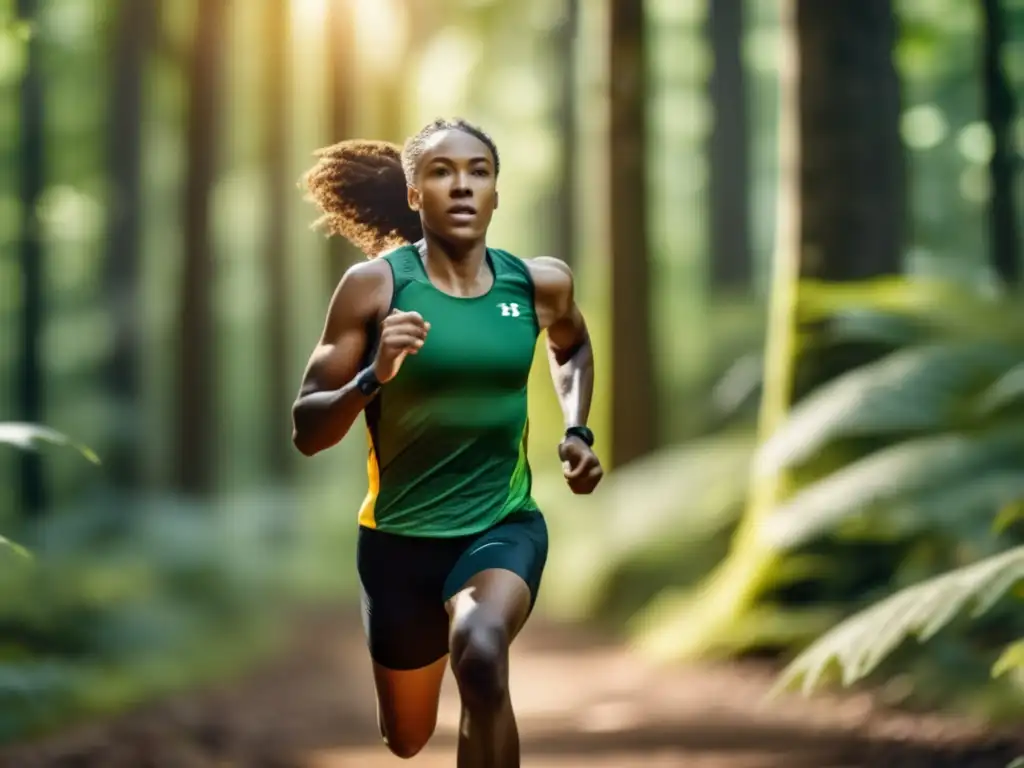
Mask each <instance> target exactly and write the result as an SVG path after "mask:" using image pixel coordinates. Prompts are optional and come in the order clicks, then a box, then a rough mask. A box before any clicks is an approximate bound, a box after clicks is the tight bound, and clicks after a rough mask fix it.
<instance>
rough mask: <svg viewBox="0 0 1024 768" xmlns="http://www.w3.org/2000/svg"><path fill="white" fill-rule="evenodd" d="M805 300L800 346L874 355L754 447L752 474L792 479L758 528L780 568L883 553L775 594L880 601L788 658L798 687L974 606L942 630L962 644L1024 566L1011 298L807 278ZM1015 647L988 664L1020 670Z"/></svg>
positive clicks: (1018, 340)
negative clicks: (857, 348)
mask: <svg viewBox="0 0 1024 768" xmlns="http://www.w3.org/2000/svg"><path fill="white" fill-rule="evenodd" d="M929 294H930V296H931V298H930V300H928V301H920V299H921V297H922V296H925V295H929ZM940 294H944V295H945V299H946V300H945V301H942V302H936V301H935V298H936V296H937V295H940ZM808 297H809V300H808V301H807V302H805V304H804V306H803V309H804V311H805V313H806V315H809V316H811V317H813V318H814V319H815V321H817V322H818V323H819V325H818V326H817V328H816V331H817V332H812V334H811V335H810V337H809V338H808V339H807V343H806V344H805V347H804V349H805V353H806V352H808V351H811V352H813V353H814V354H818V355H820V354H821V351H822V349H823V348H827V347H828V345H829V344H835V343H849V340H850V339H851V338H853V339H855V340H856V342H855V343H865V341H866V340H870V343H871V344H874V345H876V350H878V349H880V350H882V351H881V354H880V355H876V356H875V358H874V359H873V360H870V361H869V362H866V363H865V364H862V365H860V366H857V367H855V368H854V369H853V370H850V371H849V372H847V373H845V374H843V375H840V376H838V377H836V378H834V379H833V380H831V381H830V382H828V383H827V384H825V385H823V386H821V387H818V388H816V389H815V390H814V391H813V392H811V393H810V394H809V395H808V396H807V397H806V398H805V399H804V400H802V401H801V402H800V403H799V404H798V405H797V406H796V407H795V408H794V409H793V411H792V413H791V415H790V417H789V418H788V420H787V421H786V423H785V424H784V425H783V426H782V427H781V428H780V429H779V430H778V431H777V432H776V433H775V434H774V435H773V436H772V437H771V438H770V439H769V440H768V441H766V443H765V444H764V445H763V446H762V448H761V450H760V451H759V453H758V456H757V459H756V462H755V466H756V469H757V472H758V474H759V475H760V476H771V475H772V474H775V473H781V472H785V473H787V475H788V476H789V477H790V478H791V483H790V487H789V491H788V496H787V497H785V498H783V499H782V500H781V502H780V503H779V504H778V506H776V508H775V509H774V510H772V512H771V514H770V515H769V516H767V518H766V519H765V520H763V521H762V524H761V525H760V528H759V530H758V534H759V536H760V537H761V540H762V541H764V542H765V543H766V544H767V545H768V546H770V547H773V548H776V549H781V550H784V551H785V554H784V555H783V556H782V560H781V562H782V563H783V564H784V563H785V562H787V561H788V560H789V559H791V558H793V557H806V555H807V554H808V553H809V552H829V553H831V556H832V557H833V559H834V565H835V568H834V573H835V574H840V573H842V572H844V571H847V570H848V569H851V568H852V569H854V570H855V571H857V572H860V573H862V574H864V573H867V570H868V569H867V568H865V565H866V564H867V562H868V561H867V560H865V559H864V556H863V554H862V555H861V556H860V558H859V559H850V560H846V558H856V557H857V555H856V553H857V551H858V547H861V546H868V547H874V548H875V549H874V551H875V552H878V553H882V552H884V551H885V549H882V547H887V548H888V551H889V553H890V554H889V556H888V557H882V558H878V557H877V556H875V557H874V558H873V563H872V565H873V567H875V568H877V573H876V576H875V577H874V578H873V580H872V581H871V582H870V587H869V588H866V587H867V585H865V584H862V585H861V586H860V587H859V588H857V589H854V590H852V591H849V592H845V593H844V592H842V591H840V592H835V591H832V592H830V591H829V589H828V588H827V586H826V583H822V582H821V581H820V580H819V581H818V582H817V583H816V584H815V587H814V590H813V591H812V592H808V591H807V589H806V587H807V585H805V587H804V588H803V589H802V591H801V590H797V592H796V593H793V594H789V595H788V596H787V595H786V594H785V593H784V594H783V595H782V596H783V598H784V599H786V598H787V597H788V598H789V599H793V598H796V597H797V595H802V597H801V598H800V599H804V600H806V599H807V597H808V596H812V598H811V599H813V600H815V601H820V600H838V601H840V602H851V601H852V602H853V603H854V605H858V604H859V605H863V604H864V602H868V603H871V602H872V601H873V600H875V599H877V598H879V597H881V599H880V600H878V602H874V604H872V605H870V606H869V607H867V608H866V609H864V610H863V611H862V612H860V613H857V614H856V615H854V616H853V618H850V619H848V620H846V621H843V622H842V623H841V624H839V625H838V626H837V627H835V628H834V629H833V630H831V631H829V632H827V633H826V634H825V635H824V636H822V637H821V638H820V639H819V640H818V641H816V642H814V643H813V644H812V645H811V646H810V647H809V648H807V649H806V650H805V651H804V652H803V653H801V654H800V655H799V656H798V657H797V659H796V660H795V661H794V662H793V663H792V664H791V665H790V667H789V668H788V669H787V671H786V673H785V674H784V675H783V678H782V681H781V685H783V686H786V685H790V684H792V683H793V682H795V681H796V680H798V679H802V680H803V683H804V685H803V687H804V690H805V691H809V690H811V689H812V688H813V687H814V686H815V685H817V684H818V683H819V682H820V681H821V680H822V679H823V677H824V676H825V673H826V672H827V670H828V668H829V665H830V664H831V663H832V662H833V661H834V662H836V663H837V664H838V666H839V667H840V669H841V671H842V682H843V683H844V684H846V685H849V684H852V683H853V682H855V681H857V680H860V679H862V678H864V677H865V676H867V675H869V674H870V673H871V672H872V671H873V670H875V669H876V668H877V667H878V666H879V665H880V664H881V663H882V662H883V660H885V659H886V658H887V657H888V656H890V655H891V654H892V653H893V652H894V651H895V650H896V649H897V648H899V647H900V646H901V645H902V644H903V642H904V641H905V640H906V639H907V638H908V637H917V638H919V639H920V640H922V641H924V640H928V639H931V638H932V637H933V636H934V635H935V634H936V633H937V632H938V631H939V630H940V629H943V628H945V627H947V626H948V625H950V624H951V622H952V621H953V619H954V618H955V617H956V616H958V615H959V614H960V613H962V612H964V611H966V609H967V608H968V607H973V610H972V611H970V614H969V616H970V617H971V619H972V621H971V622H967V623H966V624H963V625H959V624H958V627H959V630H958V632H957V633H954V634H953V635H952V636H950V637H948V638H947V642H953V643H956V642H965V643H968V642H969V638H970V636H971V635H972V629H973V628H974V627H975V626H977V619H978V617H980V616H981V615H982V614H984V613H986V612H987V611H989V610H990V609H991V608H992V607H993V606H994V605H995V604H996V602H997V601H998V599H999V598H1000V597H1001V596H1002V595H1003V594H1005V593H1006V592H1007V591H1008V590H1010V589H1011V588H1012V587H1013V586H1014V585H1015V584H1016V583H1017V582H1018V581H1020V580H1021V578H1022V577H1024V548H1022V547H1021V546H1020V544H1021V541H1020V537H1019V532H1018V531H1017V530H1016V528H1015V522H1016V520H1017V519H1018V516H1017V510H1018V509H1019V505H1020V503H1021V502H1022V500H1024V409H1022V408H1021V407H1020V405H1021V401H1022V399H1024V397H1022V395H1024V383H1022V378H1024V317H1022V312H1021V310H1020V309H1019V308H1018V307H1017V306H1015V305H1014V304H1013V303H1010V302H1005V303H1004V302H1001V301H997V300H987V299H981V298H979V297H978V296H976V295H972V294H970V293H968V292H961V293H960V294H959V296H958V291H957V289H954V288H952V287H949V286H947V287H939V286H935V285H926V286H923V287H918V288H913V287H910V286H904V287H901V286H899V285H897V284H893V283H888V284H879V285H876V286H870V285H869V286H844V287H842V288H841V289H835V290H833V289H832V288H831V287H821V286H811V287H810V289H809V291H808ZM955 297H956V298H955ZM830 300H831V301H832V302H833V304H834V307H836V308H837V309H835V310H834V311H833V312H832V313H831V314H829V312H828V304H829V301H830ZM851 313H852V317H854V318H855V319H854V320H853V321H851V320H850V318H851ZM996 529H997V530H996ZM858 542H860V544H858ZM844 563H845V565H844ZM780 567H784V566H780ZM829 579H831V580H834V579H835V576H832V577H829ZM811 583H813V580H812V581H811V582H808V585H809V584H811ZM833 583H834V584H835V583H838V582H833ZM906 584H910V586H907V587H906V588H904V589H902V590H900V589H899V588H900V587H901V586H903V585H906ZM894 588H895V589H896V591H895V593H893V589H894ZM886 594H888V595H889V596H884V595H886ZM1021 618H1022V617H1021V614H1020V612H1019V611H1012V610H1010V609H1009V608H1007V612H1006V613H1005V614H1000V619H999V622H1000V623H1001V630H1000V632H999V633H997V634H1002V633H1003V632H1005V631H1011V632H1013V631H1019V630H1020V629H1022V627H1021V626H1020V625H1021ZM1004 642H1005V641H1004ZM977 650H982V652H983V653H984V652H985V651H984V650H983V649H981V648H976V649H975V652H977ZM1020 653H1021V651H1020V649H1019V646H1017V645H1014V646H1011V647H1010V648H1009V649H1007V650H1006V651H1005V653H1004V655H1003V657H1002V659H1001V660H1000V661H999V662H998V663H997V665H996V667H995V671H996V672H997V673H999V674H1003V673H1005V672H1006V671H1008V670H1010V669H1012V668H1015V667H1016V666H1018V665H1019V659H1020V658H1021V657H1020Z"/></svg>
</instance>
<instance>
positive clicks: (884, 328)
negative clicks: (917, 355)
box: [820, 308, 934, 350]
mask: <svg viewBox="0 0 1024 768" xmlns="http://www.w3.org/2000/svg"><path fill="white" fill-rule="evenodd" d="M933 333H934V329H932V328H930V327H929V326H928V325H927V324H926V323H924V322H923V321H922V320H921V318H918V317H914V316H912V315H901V314H897V313H894V312H879V311H877V310H872V309H864V308H856V309H849V310H843V311H840V312H837V313H836V314H835V315H834V316H832V317H830V318H829V319H828V322H827V324H826V329H825V332H824V334H822V339H821V341H820V343H821V344H822V345H824V346H828V345H830V344H837V343H843V342H851V341H855V342H872V343H875V344H883V345H886V346H887V347H889V348H891V349H894V350H895V349H898V348H901V347H908V346H910V345H915V344H923V343H926V342H927V341H928V339H929V337H931V336H932V335H933Z"/></svg>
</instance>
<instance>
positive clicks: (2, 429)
mask: <svg viewBox="0 0 1024 768" xmlns="http://www.w3.org/2000/svg"><path fill="white" fill-rule="evenodd" d="M47 443H48V444H52V445H59V446H70V447H72V448H74V449H75V450H77V451H78V452H79V453H81V454H82V455H83V456H84V457H85V458H86V459H88V460H89V461H91V462H92V463H93V464H99V463H100V459H99V457H98V456H97V455H96V454H95V453H94V452H93V451H92V450H91V449H90V448H88V447H86V446H84V445H80V444H78V443H75V442H73V441H72V440H71V439H70V438H69V437H68V436H67V435H63V434H61V433H60V432H57V431H56V430H53V429H49V428H47V427H40V426H37V425H35V424H21V423H17V422H3V423H0V444H4V445H11V446H14V447H16V448H21V449H23V450H38V449H39V448H40V447H41V446H42V445H44V444H47ZM0 545H2V546H5V547H9V548H10V549H12V550H13V551H14V552H16V553H17V554H19V555H21V556H22V557H26V558H27V557H29V552H28V550H26V549H25V548H24V547H22V546H21V545H19V544H16V543H15V542H13V541H11V540H10V539H8V538H5V537H4V536H0Z"/></svg>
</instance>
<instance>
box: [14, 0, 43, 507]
mask: <svg viewBox="0 0 1024 768" xmlns="http://www.w3.org/2000/svg"><path fill="white" fill-rule="evenodd" d="M17 10H18V17H19V18H20V19H21V21H23V22H28V23H35V22H37V21H38V18H39V14H38V10H39V9H38V4H37V2H36V0H18V6H17ZM26 45H27V56H28V61H27V65H26V68H25V74H24V78H23V79H22V82H21V104H20V106H21V143H20V147H19V156H20V158H21V164H20V174H21V179H20V182H21V189H20V193H21V210H22V221H21V245H20V251H19V257H20V262H21V264H20V266H21V280H22V284H21V297H22V305H21V307H22V314H21V340H20V360H19V361H18V362H19V364H18V371H19V372H20V374H21V376H20V380H19V387H18V406H19V407H18V411H19V418H21V419H23V420H24V421H29V422H40V421H42V420H43V408H44V403H45V391H44V384H45V381H44V372H43V357H42V347H41V337H42V330H43V321H44V317H45V315H44V313H45V306H44V290H45V273H44V264H43V258H44V252H43V240H42V232H41V230H40V222H39V217H38V215H37V211H38V206H39V199H40V197H41V196H42V193H43V187H44V184H45V183H46V136H45V131H46V115H45V111H44V106H43V105H44V92H43V91H44V84H43V75H42V71H41V62H40V58H41V41H40V38H39V34H38V32H37V31H36V30H33V33H32V34H31V36H30V37H29V39H28V41H27V42H26ZM20 490H21V502H22V505H23V507H24V509H25V511H26V512H27V513H28V514H30V515H37V514H40V513H41V512H42V511H43V508H44V505H45V503H46V493H45V491H46V488H45V483H44V477H43V467H42V463H41V461H40V458H39V455H38V454H37V453H36V452H35V451H25V452H24V454H23V455H22V457H21V483H20Z"/></svg>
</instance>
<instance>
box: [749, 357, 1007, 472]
mask: <svg viewBox="0 0 1024 768" xmlns="http://www.w3.org/2000/svg"><path fill="white" fill-rule="evenodd" d="M1019 359H1020V358H1019V356H1018V355H1017V354H1016V352H1015V351H1013V350H1011V349H1008V348H1007V347H1004V346H1001V345H978V344H947V345H929V346H924V347H916V348H912V349H907V350H901V351H899V352H895V353H893V354H891V355H888V356H886V357H885V358H883V359H882V360H880V361H878V362H876V363H872V364H870V365H865V366H862V367H861V368H858V369H856V370H853V371H851V372H850V373H847V374H846V375H844V376H840V377H839V378H838V379H835V380H834V381H832V382H830V383H828V384H826V385H825V386H823V387H821V388H820V389H818V390H817V391H816V392H814V393H813V394H811V395H810V396H809V397H807V399H806V400H804V401H803V402H802V403H801V404H799V405H797V406H796V408H794V409H793V412H792V414H791V415H790V417H789V419H788V420H787V421H786V422H785V423H784V424H783V425H782V427H781V428H780V429H779V431H778V432H776V433H775V434H774V435H773V436H772V437H770V438H769V439H768V440H767V441H766V442H765V444H764V445H763V446H762V448H761V450H760V451H759V452H758V457H757V464H756V469H757V471H758V473H759V474H761V475H771V474H774V473H776V472H779V471H780V470H782V469H784V468H786V467H791V466H793V465H795V464H798V463H800V462H802V461H804V460H806V459H807V458H809V457H810V456H812V455H813V454H815V453H816V452H817V451H819V450H821V449H822V448H823V447H824V446H826V445H827V444H829V443H831V442H833V441H835V440H838V439H840V438H850V437H858V436H865V435H884V434H892V433H899V432H914V431H922V430H934V429H941V428H948V427H949V426H950V422H951V421H952V419H953V416H954V413H955V410H956V407H957V406H958V405H959V403H960V402H961V400H962V399H963V398H964V397H965V396H966V395H968V394H969V393H970V392H972V391H973V390H974V389H975V388H976V387H977V386H978V382H979V379H984V378H989V377H992V376H997V375H999V374H1000V373H1002V372H1003V371H1005V370H1006V369H1007V368H1009V367H1010V366H1011V365H1013V364H1014V363H1015V362H1016V361H1018V360H1019Z"/></svg>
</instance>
